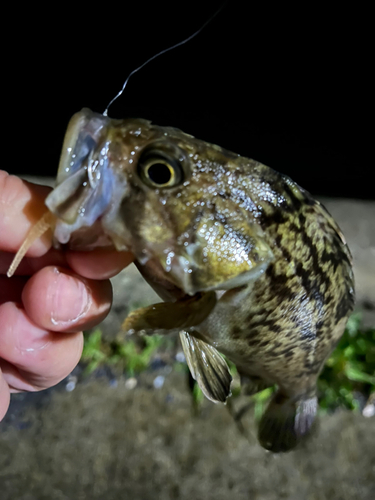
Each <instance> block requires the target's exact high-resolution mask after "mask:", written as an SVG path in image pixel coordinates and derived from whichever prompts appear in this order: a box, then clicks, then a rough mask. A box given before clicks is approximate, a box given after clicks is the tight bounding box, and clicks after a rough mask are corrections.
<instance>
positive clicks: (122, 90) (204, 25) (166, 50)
mask: <svg viewBox="0 0 375 500" xmlns="http://www.w3.org/2000/svg"><path fill="white" fill-rule="evenodd" d="M227 2H228V0H225V2H223V3H222V4H221V6H220V7H219V8H218V10H217V11H216V12H215V13H214V14H212V16H211V17H210V18H209V19H208V20H207V21H206V22H205V23H204V24H203V25H202V26H201V27H200V28H199V29H198V30H197V31H196V32H195V33H193V34H192V35H190V36H188V37H187V38H185V39H184V40H182V41H181V42H178V43H176V44H175V45H172V46H171V47H168V48H166V49H164V50H162V51H160V52H158V53H157V54H154V55H153V56H152V57H150V58H149V59H147V61H145V62H144V63H143V64H141V65H140V66H138V68H136V69H133V71H132V72H131V73H130V74H129V76H128V77H127V79H126V80H125V83H124V85H123V86H122V89H121V90H120V91H119V92H118V93H117V94H116V95H115V97H114V98H113V99H112V100H111V101H110V102H109V104H108V105H107V107H106V108H105V110H104V112H103V115H104V116H108V109H109V108H110V106H111V105H112V104H113V103H114V102H115V101H116V100H117V99H118V98H119V97H120V95H121V94H122V93H123V92H124V90H125V87H126V85H127V83H128V81H129V79H130V77H131V76H133V75H134V73H137V71H139V70H140V69H142V68H143V67H144V66H146V64H148V63H149V62H151V61H153V60H154V59H156V58H157V57H159V56H161V55H163V54H165V53H166V52H169V51H170V50H173V49H175V48H177V47H180V46H181V45H184V44H185V43H187V42H189V41H190V40H192V39H193V38H194V37H196V36H197V35H199V33H200V32H201V31H202V30H203V29H204V28H205V27H206V26H207V24H209V23H210V22H211V21H212V20H213V19H214V18H215V17H216V16H217V15H218V14H219V12H220V11H221V10H222V9H223V8H224V6H225V4H226V3H227Z"/></svg>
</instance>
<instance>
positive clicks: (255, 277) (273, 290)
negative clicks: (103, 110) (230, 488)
mask: <svg viewBox="0 0 375 500" xmlns="http://www.w3.org/2000/svg"><path fill="white" fill-rule="evenodd" d="M46 205H47V207H48V209H49V211H50V212H51V213H52V214H53V215H54V218H55V222H54V239H55V243H56V244H68V245H69V246H70V247H71V248H76V249H88V248H95V247H97V246H106V245H112V246H114V247H115V248H116V249H118V250H130V251H131V252H133V253H134V255H135V256H136V259H137V261H136V265H137V267H138V269H139V270H140V272H141V273H142V274H143V276H144V277H145V279H146V280H147V281H148V282H149V283H150V285H151V286H152V287H153V288H154V289H155V290H156V292H157V293H158V294H159V295H160V297H161V298H162V299H163V300H164V301H165V303H161V304H156V305H152V306H149V307H145V308H143V309H140V310H138V311H135V312H134V313H132V314H131V315H130V316H129V317H128V318H127V320H126V321H125V323H124V328H125V330H127V331H142V332H144V333H147V334H152V333H154V332H158V333H169V332H172V331H178V332H180V337H181V341H182V345H183V348H184V352H185V355H186V358H187V361H188V364H189V367H190V370H191V372H192V375H193V377H194V378H195V379H196V380H197V382H198V383H199V385H200V386H201V388H202V389H203V392H204V393H205V394H206V396H207V397H208V398H209V399H211V400H213V401H223V402H224V401H225V400H226V398H227V397H228V396H229V395H230V381H231V377H230V374H229V371H228V369H227V366H226V362H225V361H224V359H223V358H222V357H221V356H220V354H219V353H222V354H224V355H225V356H227V357H228V358H229V359H230V360H231V361H232V362H234V363H235V365H236V367H237V369H238V371H239V373H240V375H241V377H242V380H243V383H244V384H246V391H247V393H249V394H252V393H256V392H258V391H259V390H261V389H263V388H265V387H268V386H271V385H274V384H277V387H278V390H277V392H276V393H275V395H274V398H273V400H272V401H271V403H270V405H269V407H268V408H267V410H266V411H265V413H264V415H263V417H262V420H261V422H260V427H259V440H260V442H261V444H262V445H263V446H264V447H265V448H267V449H269V450H272V451H275V452H278V451H287V450H289V449H292V448H293V447H294V446H296V444H298V442H299V441H300V440H301V439H302V438H303V437H304V436H305V435H307V434H308V433H309V431H310V428H311V426H312V423H313V421H314V418H315V414H316V409H317V398H316V382H317V378H318V376H319V373H320V371H321V369H322V367H323V365H324V362H325V360H326V358H327V357H328V356H329V354H330V353H331V351H332V350H333V348H334V346H335V344H336V343H337V341H338V340H339V338H340V336H341V335H342V333H343V331H344V328H345V324H346V321H347V318H348V315H349V314H350V312H351V311H352V309H353V304H354V281H353V272H352V264H351V256H350V252H349V249H348V247H347V245H346V243H345V240H344V238H343V236H342V234H341V232H340V229H339V228H338V226H337V224H336V223H335V221H334V220H333V219H332V217H331V216H330V215H329V213H328V212H327V211H326V210H325V209H324V207H323V206H322V205H321V204H320V203H319V202H317V201H315V200H314V199H313V198H312V197H311V195H310V194H309V193H308V192H306V191H305V190H304V189H302V188H301V187H299V186H298V185H297V184H296V183H295V182H293V181H292V180H291V179H289V178H288V177H286V176H284V175H282V174H279V173H277V172H276V171H274V170H272V169H271V168H269V167H267V166H265V165H263V164H261V163H259V162H257V161H254V160H251V159H248V158H244V157H241V156H239V155H237V154H234V153H231V152H229V151H226V150H225V149H223V148H221V147H219V146H216V145H212V144H208V143H206V142H203V141H200V140H198V139H195V138H194V137H192V136H190V135H187V134H185V133H183V132H181V131H180V130H177V129H174V128H171V127H158V126H156V125H153V124H151V123H150V122H148V121H146V120H139V119H128V120H112V119H110V118H108V117H105V116H102V115H99V114H95V113H93V112H91V111H90V110H87V109H83V110H82V111H81V112H80V113H77V114H76V115H75V116H74V117H73V118H72V120H71V123H70V125H69V127H68V130H67V134H66V138H65V142H64V146H63V151H62V156H61V161H60V167H59V172H58V176H57V185H56V188H55V189H54V190H53V191H52V193H51V194H50V195H49V197H48V198H47V200H46Z"/></svg>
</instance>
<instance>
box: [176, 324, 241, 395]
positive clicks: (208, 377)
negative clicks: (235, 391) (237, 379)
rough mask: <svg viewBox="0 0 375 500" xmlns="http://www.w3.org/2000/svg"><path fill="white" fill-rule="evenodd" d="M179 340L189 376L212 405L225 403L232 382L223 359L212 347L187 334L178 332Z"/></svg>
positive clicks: (229, 393)
mask: <svg viewBox="0 0 375 500" xmlns="http://www.w3.org/2000/svg"><path fill="white" fill-rule="evenodd" d="M180 339H181V344H182V348H183V351H184V354H185V358H186V361H187V364H188V367H189V369H190V372H191V375H192V377H193V378H194V379H195V380H196V382H197V384H198V385H199V387H200V388H201V390H202V392H203V394H204V395H205V396H206V398H208V399H210V400H211V401H213V402H214V403H225V402H226V400H227V398H228V397H229V396H230V395H231V392H230V384H231V382H232V375H231V374H230V371H229V368H228V365H227V363H226V361H225V359H224V358H223V357H222V356H221V354H219V352H218V351H217V350H216V349H215V348H214V347H212V346H211V345H209V344H206V342H203V340H200V339H197V338H195V337H192V336H191V335H189V334H188V333H187V332H184V331H182V332H180Z"/></svg>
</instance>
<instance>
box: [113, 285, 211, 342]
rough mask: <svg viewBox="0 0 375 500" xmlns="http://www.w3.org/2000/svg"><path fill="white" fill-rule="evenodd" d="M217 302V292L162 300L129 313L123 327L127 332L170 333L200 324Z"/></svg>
mask: <svg viewBox="0 0 375 500" xmlns="http://www.w3.org/2000/svg"><path fill="white" fill-rule="evenodd" d="M215 304H216V294H215V292H207V293H197V294H195V295H194V296H193V297H188V298H184V299H181V300H178V301H176V302H161V303H159V304H153V305H151V306H148V307H142V308H141V309H137V310H136V311H133V312H131V313H130V314H129V316H128V317H127V318H126V319H125V321H124V323H123V325H122V329H123V330H125V331H127V332H130V331H131V332H132V333H136V332H140V331H143V332H144V333H146V334H152V333H170V332H171V331H173V330H177V331H179V330H181V329H183V328H190V327H192V326H196V325H199V324H200V323H201V322H202V321H203V320H204V319H206V318H207V316H208V315H209V314H210V312H211V311H212V309H213V308H214V307H215Z"/></svg>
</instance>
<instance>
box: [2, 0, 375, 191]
mask: <svg viewBox="0 0 375 500" xmlns="http://www.w3.org/2000/svg"><path fill="white" fill-rule="evenodd" d="M50 5H51V6H50V7H49V10H48V8H47V10H46V7H44V8H43V9H42V8H41V7H36V6H35V5H33V6H28V7H20V6H17V7H12V10H11V11H10V14H9V15H8V17H7V18H6V19H5V20H4V19H3V24H6V25H8V26H7V28H8V29H9V30H10V31H11V32H12V36H11V37H10V38H8V39H7V44H6V46H5V48H4V50H3V81H4V83H5V92H4V94H3V99H4V102H3V104H4V106H3V113H4V115H3V121H4V123H5V124H6V125H7V127H6V129H7V133H6V134H5V137H6V139H5V142H4V144H3V146H4V151H5V152H6V154H3V160H4V163H5V164H2V166H1V168H3V169H5V170H7V171H9V172H11V173H15V174H34V175H48V176H54V175H55V173H56V169H57V165H58V159H59V154H60V149H61V144H62V140H63V136H64V132H65V128H66V125H67V123H68V121H69V119H70V117H71V115H72V114H74V113H75V112H76V111H78V110H80V109H81V108H82V107H89V108H91V109H92V110H94V111H97V112H103V111H104V109H105V107H106V106H107V104H108V102H109V101H110V100H111V99H112V97H114V95H115V94H116V93H117V92H118V90H119V89H120V88H121V86H122V84H123V82H124V80H125V79H126V77H127V76H128V74H129V73H130V71H132V70H133V69H134V68H136V67H137V66H139V65H141V64H142V63H143V62H145V60H146V59H148V58H149V57H151V56H152V55H154V54H155V53H157V52H158V51H160V50H163V49H165V48H167V47H169V46H171V45H173V44H175V43H177V42H179V41H180V40H182V39H184V38H186V37H188V36H189V35H190V34H192V33H193V32H194V31H196V30H197V29H199V27H200V26H202V25H203V24H204V22H205V21H206V20H207V19H208V18H209V17H210V16H211V15H212V14H213V13H214V12H215V11H216V10H217V9H218V7H219V6H220V5H221V2H219V1H216V2H215V1H211V2H209V1H207V2H203V1H200V2H196V1H192V2H174V4H171V3H170V2H153V3H152V4H151V6H150V4H148V3H145V2H138V3H136V4H131V3H130V2H127V1H125V0H124V1H123V2H107V4H106V3H101V4H100V9H97V8H95V7H94V4H89V3H82V4H81V3H79V2H75V3H69V2H65V3H64V4H61V6H60V4H55V3H54V4H50ZM296 9H297V8H296V7H295V8H294V9H290V10H288V9H287V8H286V7H285V6H280V5H279V6H278V7H276V6H275V5H273V4H268V3H262V5H261V6H260V5H258V4H256V3H253V2H240V1H229V2H227V3H226V5H225V6H224V8H223V9H222V11H221V12H220V13H219V14H218V15H217V16H216V17H215V18H214V19H213V20H212V22H211V23H210V24H209V25H208V26H206V28H205V29H204V30H203V31H202V32H201V33H200V34H199V35H198V36H197V37H196V38H194V39H193V40H191V41H190V42H188V43H187V44H185V45H184V46H182V47H179V48H176V49H174V50H173V51H170V52H168V53H167V54H164V55H162V56H160V57H159V58H157V59H156V60H154V61H153V62H151V63H150V64H149V65H147V66H146V67H145V68H144V69H142V70H141V71H139V72H138V73H136V74H135V75H134V76H133V77H132V78H131V79H130V81H129V83H128V86H127V89H126V91H125V92H124V94H123V95H122V96H121V97H120V98H119V99H118V100H117V102H116V103H115V104H114V105H113V106H112V107H111V108H110V111H109V116H112V117H116V118H121V117H124V118H125V117H142V118H147V119H150V120H152V121H153V122H155V123H156V124H159V125H170V126H175V127H178V128H181V129H182V130H184V131H185V132H188V133H190V134H192V135H195V136H196V137H198V138H200V139H203V140H206V141H208V142H213V143H216V144H219V145H220V146H223V147H225V148H227V149H229V150H232V151H234V152H236V153H239V154H241V155H243V156H248V157H251V158H254V159H256V160H259V161H261V162H263V163H265V164H267V165H269V166H271V167H273V168H274V169H276V170H278V171H281V172H283V173H285V174H287V175H289V176H290V177H292V178H293V179H294V180H295V181H297V182H298V183H299V184H301V185H302V186H303V187H305V188H306V189H308V190H309V191H311V192H312V193H313V194H317V195H329V196H337V197H352V198H368V199H374V198H375V196H374V183H373V181H372V176H371V173H373V170H374V167H373V165H374V161H373V158H372V151H371V150H370V147H371V146H372V144H373V142H374V140H373V132H371V130H370V129H371V128H372V129H373V128H374V127H373V117H372V116H373V112H372V111H371V110H370V88H369V87H370V76H369V75H370V61H371V59H370V43H369V32H368V28H367V19H370V13H369V12H367V13H366V12H365V11H359V10H357V11H356V10H353V6H351V9H352V10H344V9H345V8H344V7H343V6H342V5H341V6H340V10H336V11H332V12H328V11H322V10H318V8H317V7H315V6H314V5H313V4H309V5H306V6H302V7H301V6H299V7H298V9H297V10H296ZM370 132H371V133H370ZM3 137H4V135H3ZM370 165H371V173H370Z"/></svg>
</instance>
